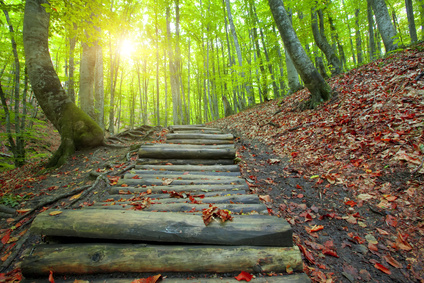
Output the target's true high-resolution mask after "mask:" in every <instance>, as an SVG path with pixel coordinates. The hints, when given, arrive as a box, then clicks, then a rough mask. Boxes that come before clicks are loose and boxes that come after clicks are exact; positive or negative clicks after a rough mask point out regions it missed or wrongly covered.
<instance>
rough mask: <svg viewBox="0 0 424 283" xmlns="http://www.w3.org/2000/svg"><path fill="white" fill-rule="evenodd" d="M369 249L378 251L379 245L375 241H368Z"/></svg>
mask: <svg viewBox="0 0 424 283" xmlns="http://www.w3.org/2000/svg"><path fill="white" fill-rule="evenodd" d="M368 249H369V250H370V251H373V252H378V247H377V246H376V245H375V244H373V243H368Z"/></svg>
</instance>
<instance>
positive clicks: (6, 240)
mask: <svg viewBox="0 0 424 283" xmlns="http://www.w3.org/2000/svg"><path fill="white" fill-rule="evenodd" d="M11 233H12V231H11V230H10V229H9V231H7V233H6V235H4V236H3V238H2V239H1V243H2V244H3V245H6V244H7V242H8V241H9V239H10V234H11Z"/></svg>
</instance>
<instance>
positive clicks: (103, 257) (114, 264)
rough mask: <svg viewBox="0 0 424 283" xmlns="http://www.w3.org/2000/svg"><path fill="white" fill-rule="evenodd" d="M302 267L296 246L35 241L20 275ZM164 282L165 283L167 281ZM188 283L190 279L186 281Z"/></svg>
mask: <svg viewBox="0 0 424 283" xmlns="http://www.w3.org/2000/svg"><path fill="white" fill-rule="evenodd" d="M287 266H290V267H291V268H292V269H293V270H294V271H302V269H303V262H302V258H301V256H300V252H299V248H298V247H296V246H295V247H254V246H235V247H228V246H178V245H166V246H161V245H145V244H107V243H105V244H70V245H39V246H37V247H36V248H35V249H34V251H33V252H32V253H29V251H28V253H27V254H26V255H25V258H24V260H23V262H22V264H21V269H22V273H23V275H24V276H26V277H27V276H48V275H49V274H50V271H52V272H53V274H58V275H59V274H95V273H116V272H121V273H127V272H154V273H160V272H217V273H225V272H239V271H240V270H243V271H246V272H251V273H256V272H260V271H262V272H265V273H268V272H277V273H279V272H285V271H286V268H287ZM128 282H129V281H128ZM165 282H166V281H165ZM190 282H191V281H190Z"/></svg>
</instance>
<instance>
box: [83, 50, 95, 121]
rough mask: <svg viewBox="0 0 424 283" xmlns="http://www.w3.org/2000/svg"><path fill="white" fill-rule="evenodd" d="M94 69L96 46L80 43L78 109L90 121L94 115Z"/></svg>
mask: <svg viewBox="0 0 424 283" xmlns="http://www.w3.org/2000/svg"><path fill="white" fill-rule="evenodd" d="M95 67H96V46H95V44H93V43H87V42H82V55H81V64H80V79H79V101H80V108H81V109H82V110H83V111H84V112H85V113H87V114H88V115H89V116H90V117H91V118H92V119H96V117H95V115H94V73H95Z"/></svg>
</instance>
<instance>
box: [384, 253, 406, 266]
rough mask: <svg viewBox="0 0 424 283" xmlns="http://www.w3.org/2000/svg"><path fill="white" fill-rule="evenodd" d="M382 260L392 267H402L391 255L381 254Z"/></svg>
mask: <svg viewBox="0 0 424 283" xmlns="http://www.w3.org/2000/svg"><path fill="white" fill-rule="evenodd" d="M383 258H384V260H385V261H386V262H387V263H388V264H390V265H391V266H393V267H396V268H402V264H400V263H399V262H398V261H397V260H395V259H394V258H393V257H392V256H391V255H385V256H383Z"/></svg>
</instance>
